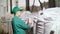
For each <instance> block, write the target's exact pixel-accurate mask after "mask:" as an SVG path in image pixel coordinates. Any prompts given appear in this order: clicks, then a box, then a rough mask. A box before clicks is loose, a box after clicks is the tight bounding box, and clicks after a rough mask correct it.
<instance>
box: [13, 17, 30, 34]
mask: <svg viewBox="0 0 60 34" xmlns="http://www.w3.org/2000/svg"><path fill="white" fill-rule="evenodd" d="M12 28H13V34H26V32H25V30H28V29H29V26H28V25H27V24H25V23H24V22H23V21H22V20H21V18H19V17H17V16H14V18H13V19H12Z"/></svg>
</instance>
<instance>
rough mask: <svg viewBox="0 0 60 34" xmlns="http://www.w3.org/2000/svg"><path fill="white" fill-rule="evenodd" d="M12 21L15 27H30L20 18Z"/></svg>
mask: <svg viewBox="0 0 60 34" xmlns="http://www.w3.org/2000/svg"><path fill="white" fill-rule="evenodd" d="M14 22H15V23H16V26H17V27H20V28H22V29H24V30H27V29H29V28H30V27H29V26H28V25H27V24H25V22H24V21H22V20H21V19H20V20H18V19H14Z"/></svg>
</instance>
